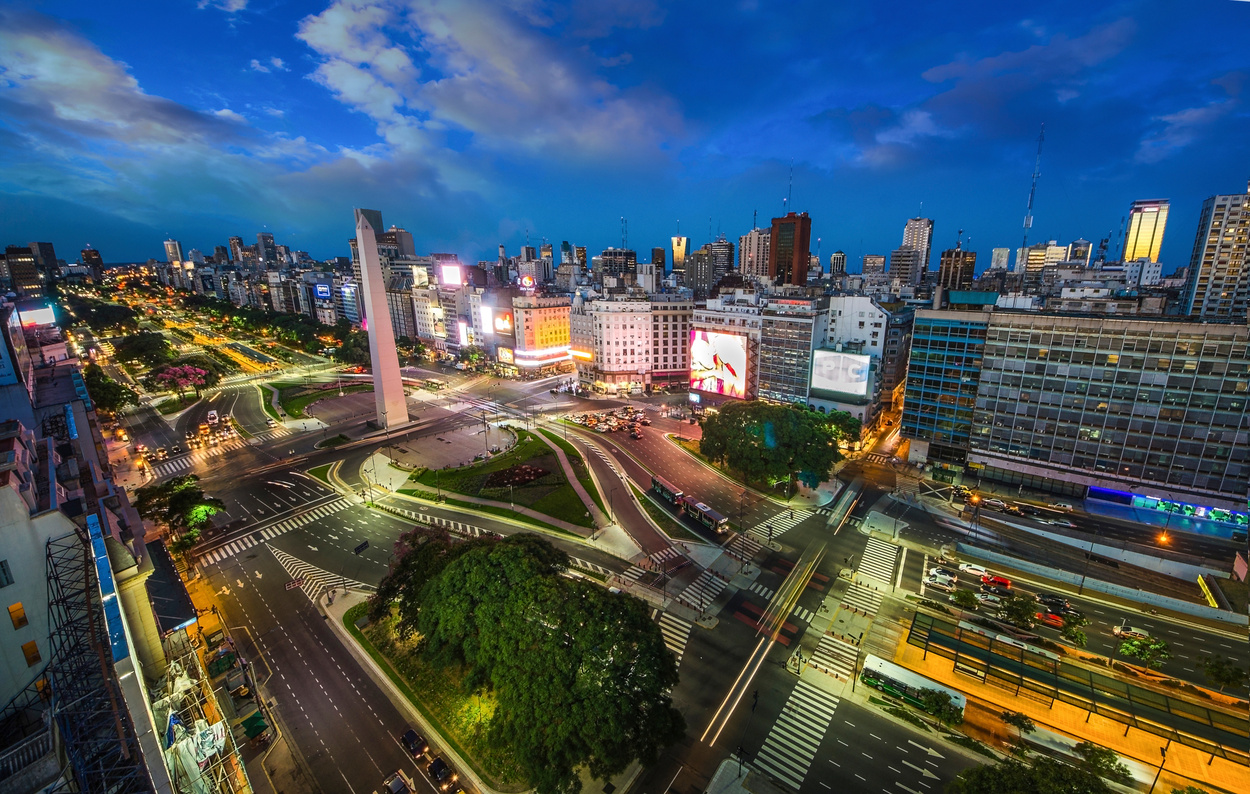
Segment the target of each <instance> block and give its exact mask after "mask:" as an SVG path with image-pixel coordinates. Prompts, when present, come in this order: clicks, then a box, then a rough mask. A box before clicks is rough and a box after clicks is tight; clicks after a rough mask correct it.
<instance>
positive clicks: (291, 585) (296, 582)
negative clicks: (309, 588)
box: [286, 576, 304, 590]
mask: <svg viewBox="0 0 1250 794" xmlns="http://www.w3.org/2000/svg"><path fill="white" fill-rule="evenodd" d="M303 586H304V577H302V576H301V577H300V578H298V579H292V580H291V581H289V582H287V583H286V589H287V590H298V589H299V588H301V587H303Z"/></svg>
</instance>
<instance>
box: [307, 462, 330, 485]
mask: <svg viewBox="0 0 1250 794" xmlns="http://www.w3.org/2000/svg"><path fill="white" fill-rule="evenodd" d="M333 465H334V464H333V463H327V464H325V465H324V466H316V467H314V468H311V469H309V470H308V473H309V474H310V475H312V476H313V477H316V478H317V479H318V480H321V481H322V482H323V483H325V484H326V485H329V484H330V467H331V466H333Z"/></svg>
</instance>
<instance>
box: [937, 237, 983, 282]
mask: <svg viewBox="0 0 1250 794" xmlns="http://www.w3.org/2000/svg"><path fill="white" fill-rule="evenodd" d="M976 264H977V253H976V251H965V250H963V249H962V248H961V247H960V245H959V244H958V243H956V244H955V247H954V248H948V249H946V250H945V251H943V252H942V259H941V262H940V263H939V264H938V285H939V286H941V287H942V289H948V290H949V289H959V290H966V289H972V278H973V274H974V271H975V270H976Z"/></svg>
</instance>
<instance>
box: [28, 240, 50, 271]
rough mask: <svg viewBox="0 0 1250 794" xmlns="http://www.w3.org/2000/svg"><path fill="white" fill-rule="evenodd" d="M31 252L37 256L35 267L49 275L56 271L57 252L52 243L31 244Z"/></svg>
mask: <svg viewBox="0 0 1250 794" xmlns="http://www.w3.org/2000/svg"><path fill="white" fill-rule="evenodd" d="M30 252H31V253H32V254H34V255H35V267H37V268H39V270H40V272H42V273H48V272H50V271H52V270H55V269H56V250H55V249H53V247H52V243H31V244H30Z"/></svg>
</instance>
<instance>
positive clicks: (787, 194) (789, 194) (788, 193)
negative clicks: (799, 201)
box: [786, 157, 794, 205]
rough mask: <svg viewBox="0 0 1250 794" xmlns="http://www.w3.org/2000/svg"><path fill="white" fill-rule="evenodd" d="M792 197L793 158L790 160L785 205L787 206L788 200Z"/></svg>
mask: <svg viewBox="0 0 1250 794" xmlns="http://www.w3.org/2000/svg"><path fill="white" fill-rule="evenodd" d="M793 197H794V158H793V157H791V158H790V187H788V188H787V189H786V204H787V205H789V204H790V203H791V202H790V199H791V198H793Z"/></svg>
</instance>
